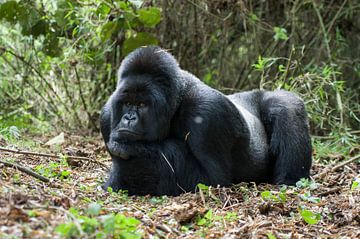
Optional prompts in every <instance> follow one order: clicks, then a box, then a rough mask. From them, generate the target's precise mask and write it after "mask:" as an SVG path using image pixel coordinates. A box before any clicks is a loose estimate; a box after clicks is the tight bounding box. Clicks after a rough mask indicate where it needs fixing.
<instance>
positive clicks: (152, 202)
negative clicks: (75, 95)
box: [0, 136, 360, 239]
mask: <svg viewBox="0 0 360 239" xmlns="http://www.w3.org/2000/svg"><path fill="white" fill-rule="evenodd" d="M47 140H48V138H39V137H37V138H36V137H33V138H30V137H29V139H28V140H27V141H26V142H21V143H20V142H19V143H9V142H6V141H5V140H4V139H1V138H0V147H2V148H7V149H17V150H22V151H32V152H36V153H59V152H62V153H63V154H67V155H73V156H83V157H88V158H91V159H93V160H96V161H97V162H101V163H103V164H105V165H106V166H107V167H110V166H111V162H110V158H109V156H108V155H107V154H106V151H105V148H104V146H103V143H102V141H101V139H100V138H90V139H89V138H86V137H80V136H71V137H68V138H66V140H65V142H63V143H62V145H61V146H51V147H45V146H44V142H46V141H47ZM358 153H359V152H358V151H356V152H354V154H353V155H352V157H353V156H354V155H355V157H356V154H358ZM334 157H338V156H334ZM345 158H347V159H348V158H350V157H349V156H346V157H344V156H339V160H338V161H339V162H338V163H341V162H343V161H344V159H345ZM341 160H342V161H341ZM0 161H6V162H11V163H17V164H20V165H22V166H25V167H26V168H28V169H32V170H33V171H35V172H37V173H38V174H41V175H42V176H44V177H46V178H47V179H49V180H50V181H49V182H47V183H46V182H43V181H41V180H39V179H36V178H34V177H33V176H30V175H29V174H27V173H23V172H21V171H20V170H19V169H16V168H14V167H9V165H8V166H5V165H4V163H1V162H0V238H125V239H128V238H129V239H130V238H269V239H274V238H360V186H359V184H360V182H359V173H360V164H359V160H354V161H353V162H350V163H347V164H345V165H343V166H340V167H337V168H334V167H333V166H334V165H323V164H320V163H318V162H314V164H313V167H312V170H311V174H312V175H313V176H314V178H315V181H309V180H304V181H301V182H299V183H298V184H297V186H296V187H280V186H274V185H267V184H261V185H255V184H239V185H236V186H233V187H231V188H223V187H219V188H211V187H210V188H209V187H206V186H204V185H202V186H199V190H198V192H197V193H187V194H183V195H181V196H178V197H166V196H163V197H152V196H144V197H136V196H128V195H127V194H126V192H119V193H113V192H105V191H103V190H102V189H101V185H102V183H103V182H104V180H105V179H106V177H107V169H106V168H105V167H104V166H103V165H101V164H99V163H94V162H89V161H84V160H76V159H70V158H66V157H62V158H60V159H59V158H50V157H48V156H35V155H30V154H26V153H25V154H24V153H11V152H5V151H3V150H1V149H0ZM335 169H337V170H335Z"/></svg>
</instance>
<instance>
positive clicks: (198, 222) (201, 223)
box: [196, 218, 207, 226]
mask: <svg viewBox="0 0 360 239" xmlns="http://www.w3.org/2000/svg"><path fill="white" fill-rule="evenodd" d="M206 223H207V220H206V219H205V218H201V219H200V220H198V221H197V223H196V224H197V225H198V226H203V225H205V224H206Z"/></svg>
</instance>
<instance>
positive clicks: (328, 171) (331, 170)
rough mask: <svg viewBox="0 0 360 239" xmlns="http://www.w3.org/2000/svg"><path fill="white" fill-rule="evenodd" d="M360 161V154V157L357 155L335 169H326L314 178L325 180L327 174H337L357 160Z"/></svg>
mask: <svg viewBox="0 0 360 239" xmlns="http://www.w3.org/2000/svg"><path fill="white" fill-rule="evenodd" d="M358 159H360V154H359V155H356V156H354V157H352V158H350V159H349V160H346V161H344V162H341V163H339V164H337V165H335V166H333V167H331V168H330V169H325V170H324V171H323V172H322V173H319V174H317V175H315V176H314V178H318V179H319V178H323V177H324V176H325V175H326V174H328V173H330V172H335V171H336V170H338V169H339V168H342V167H344V166H345V165H347V164H349V163H352V162H354V161H356V160H358Z"/></svg>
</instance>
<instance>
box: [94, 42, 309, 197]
mask: <svg viewBox="0 0 360 239" xmlns="http://www.w3.org/2000/svg"><path fill="white" fill-rule="evenodd" d="M118 78H119V80H118V84H117V87H116V90H115V92H114V93H113V94H112V95H111V97H110V98H109V100H108V101H107V103H106V104H105V106H104V108H103V110H102V114H101V133H102V136H103V138H104V141H105V144H106V148H107V150H108V151H109V153H110V155H111V157H112V169H111V172H110V176H109V178H108V180H107V182H106V183H105V185H104V188H105V189H107V188H108V187H112V189H113V190H114V191H118V190H119V189H122V190H127V191H128V193H129V194H131V195H134V194H135V195H146V194H151V195H179V194H180V193H182V192H188V191H194V190H195V188H196V185H197V184H198V183H203V184H206V185H213V186H216V185H222V186H229V185H231V184H235V183H239V182H257V183H260V182H268V183H275V184H288V185H291V184H294V183H296V182H297V181H298V180H299V179H300V178H306V177H309V170H310V166H311V141H310V136H309V129H308V119H307V114H306V111H305V108H304V103H303V101H302V100H301V99H300V98H298V97H297V96H296V95H294V94H292V93H290V92H287V91H284V90H277V91H273V92H270V91H260V90H254V91H250V92H242V93H236V94H233V95H228V96H226V95H224V94H222V93H220V92H219V91H217V90H215V89H212V88H210V87H209V86H207V85H205V84H204V83H203V82H201V81H200V80H199V79H198V78H196V77H195V76H193V75H192V74H190V73H189V72H187V71H184V70H182V69H181V68H180V67H179V65H178V63H177V61H176V60H175V59H174V57H173V56H172V55H171V54H169V53H168V52H166V51H165V50H163V49H161V48H159V47H156V46H151V47H143V48H139V49H137V50H135V51H134V52H132V53H131V54H130V55H128V56H127V57H126V58H125V59H124V60H123V62H122V64H121V66H120V69H119V72H118Z"/></svg>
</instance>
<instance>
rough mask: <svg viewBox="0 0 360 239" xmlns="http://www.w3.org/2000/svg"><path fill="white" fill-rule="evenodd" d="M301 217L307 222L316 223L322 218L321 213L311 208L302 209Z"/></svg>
mask: <svg viewBox="0 0 360 239" xmlns="http://www.w3.org/2000/svg"><path fill="white" fill-rule="evenodd" d="M300 214H301V217H302V218H303V219H304V221H305V222H306V223H307V224H310V225H314V224H316V223H318V222H319V221H320V219H321V215H320V214H319V213H313V212H312V211H309V210H305V209H304V210H301V211H300Z"/></svg>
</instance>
